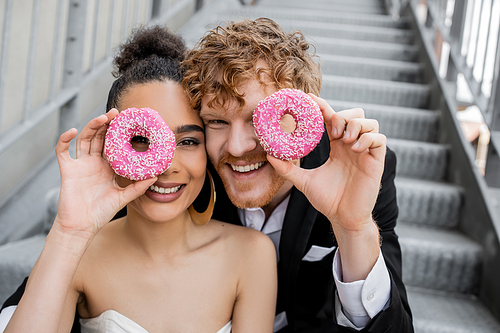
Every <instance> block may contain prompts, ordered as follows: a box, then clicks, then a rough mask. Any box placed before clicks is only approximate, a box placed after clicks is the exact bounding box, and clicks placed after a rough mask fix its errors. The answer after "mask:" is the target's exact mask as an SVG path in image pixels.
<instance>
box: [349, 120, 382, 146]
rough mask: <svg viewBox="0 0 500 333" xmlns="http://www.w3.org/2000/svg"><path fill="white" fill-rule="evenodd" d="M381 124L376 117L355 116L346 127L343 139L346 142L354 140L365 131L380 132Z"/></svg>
mask: <svg viewBox="0 0 500 333" xmlns="http://www.w3.org/2000/svg"><path fill="white" fill-rule="evenodd" d="M378 130H379V124H378V121H377V120H375V119H366V118H354V119H351V120H350V121H349V122H348V123H347V125H346V127H345V133H344V136H343V140H344V142H345V143H351V142H354V141H355V140H356V139H357V138H358V137H359V136H360V135H362V134H364V133H378Z"/></svg>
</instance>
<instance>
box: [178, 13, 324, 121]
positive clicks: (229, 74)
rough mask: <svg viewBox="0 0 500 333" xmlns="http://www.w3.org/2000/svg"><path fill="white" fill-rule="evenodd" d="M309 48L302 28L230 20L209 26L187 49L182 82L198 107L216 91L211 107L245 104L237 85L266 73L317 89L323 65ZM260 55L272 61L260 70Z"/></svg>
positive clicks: (282, 84) (282, 83)
mask: <svg viewBox="0 0 500 333" xmlns="http://www.w3.org/2000/svg"><path fill="white" fill-rule="evenodd" d="M310 48H311V44H309V43H308V42H307V41H306V40H305V37H304V35H303V34H302V33H301V32H300V31H294V32H291V33H287V32H285V31H284V30H283V29H282V28H281V27H280V26H279V25H278V24H277V23H276V22H274V21H273V20H271V19H267V18H259V19H256V20H249V19H244V20H242V21H240V22H229V23H228V24H227V25H226V26H225V27H224V26H218V27H216V28H215V29H212V30H211V31H209V32H208V33H207V34H205V36H204V37H203V38H202V39H201V40H200V41H199V43H198V44H197V45H196V47H195V48H194V49H193V50H191V51H188V53H187V55H186V59H185V60H184V62H183V69H184V79H183V82H182V84H183V86H184V89H185V90H186V92H187V94H188V97H189V100H190V103H191V107H192V108H193V109H195V110H197V111H200V109H201V101H202V99H203V97H204V96H206V95H211V96H212V97H211V99H210V100H209V102H208V105H209V106H210V107H212V106H214V105H215V106H220V107H223V106H224V105H225V104H226V103H227V102H228V101H229V100H236V101H237V102H238V103H239V105H240V108H242V107H243V106H244V105H245V100H244V96H243V95H242V94H240V93H239V92H238V90H237V88H238V87H239V86H240V85H241V84H243V83H244V82H246V81H247V80H248V79H251V78H255V79H257V80H259V81H260V82H261V84H265V83H264V82H263V81H262V79H261V74H262V73H265V74H267V76H268V77H269V78H271V81H272V83H274V84H275V85H276V87H277V88H278V89H283V88H295V89H300V90H302V91H304V92H306V93H309V92H311V93H314V94H317V95H319V92H320V90H321V71H320V65H319V60H317V61H315V60H316V59H317V58H318V57H317V56H316V55H315V51H314V50H313V52H311V51H310ZM259 60H263V61H264V62H265V63H266V65H267V66H268V67H267V68H261V69H259V70H257V69H256V64H257V62H258V61H259Z"/></svg>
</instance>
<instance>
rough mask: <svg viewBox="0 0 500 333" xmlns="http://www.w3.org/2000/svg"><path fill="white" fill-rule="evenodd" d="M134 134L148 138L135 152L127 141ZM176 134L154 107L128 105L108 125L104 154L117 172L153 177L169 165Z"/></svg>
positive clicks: (139, 178)
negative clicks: (143, 150) (144, 148)
mask: <svg viewBox="0 0 500 333" xmlns="http://www.w3.org/2000/svg"><path fill="white" fill-rule="evenodd" d="M134 136H143V137H145V138H148V139H149V148H148V150H146V151H145V152H138V151H136V150H134V148H132V144H131V143H130V141H131V139H132V138H133V137H134ZM174 150H175V135H174V133H173V132H172V130H171V129H170V127H168V125H167V123H165V121H164V120H163V118H162V117H161V116H160V115H159V114H158V112H156V111H155V110H153V109H149V108H142V109H137V108H129V109H126V110H123V111H121V112H120V113H119V114H118V115H117V116H116V117H115V118H114V119H113V120H112V121H111V122H110V124H109V126H108V131H107V132H106V139H105V142H104V154H105V155H106V158H107V159H108V162H109V164H110V165H111V167H112V168H113V170H114V171H115V172H116V174H118V175H120V176H123V177H126V178H128V179H131V180H143V179H148V178H153V177H156V176H158V175H160V174H162V173H163V172H165V171H166V170H167V169H168V168H169V167H170V165H171V164H172V159H173V158H174Z"/></svg>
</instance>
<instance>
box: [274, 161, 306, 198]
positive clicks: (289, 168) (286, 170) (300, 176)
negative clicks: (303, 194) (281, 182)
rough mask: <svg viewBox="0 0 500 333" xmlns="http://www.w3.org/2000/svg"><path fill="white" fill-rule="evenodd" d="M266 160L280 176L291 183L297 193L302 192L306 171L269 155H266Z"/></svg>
mask: <svg viewBox="0 0 500 333" xmlns="http://www.w3.org/2000/svg"><path fill="white" fill-rule="evenodd" d="M267 160H268V161H269V163H271V165H272V166H273V168H274V169H275V170H276V172H278V174H279V175H280V176H282V177H284V178H286V179H287V180H289V181H290V182H292V184H293V185H294V186H295V187H296V188H297V189H298V190H299V191H303V190H304V188H305V186H306V184H305V179H306V177H304V172H305V171H308V170H304V169H302V168H300V167H299V166H297V165H295V164H293V163H292V162H290V161H283V160H280V159H278V158H275V157H273V156H271V155H269V154H268V155H267Z"/></svg>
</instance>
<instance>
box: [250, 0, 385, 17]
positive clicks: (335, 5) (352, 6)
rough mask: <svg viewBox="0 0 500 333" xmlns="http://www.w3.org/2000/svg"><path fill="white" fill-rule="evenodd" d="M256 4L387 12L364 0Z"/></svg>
mask: <svg viewBox="0 0 500 333" xmlns="http://www.w3.org/2000/svg"><path fill="white" fill-rule="evenodd" d="M258 6H259V7H261V8H266V7H268V6H270V7H276V6H281V7H284V8H301V9H308V8H314V9H316V10H335V11H341V12H352V13H360V14H361V13H363V14H365V13H369V14H387V12H386V10H385V7H384V6H383V5H382V4H381V3H379V2H373V1H370V2H364V3H362V4H359V3H351V2H348V1H345V2H344V1H342V2H340V1H335V2H329V1H328V2H326V1H315V2H314V3H311V2H304V1H283V0H276V1H275V0H265V1H259V2H258Z"/></svg>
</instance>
